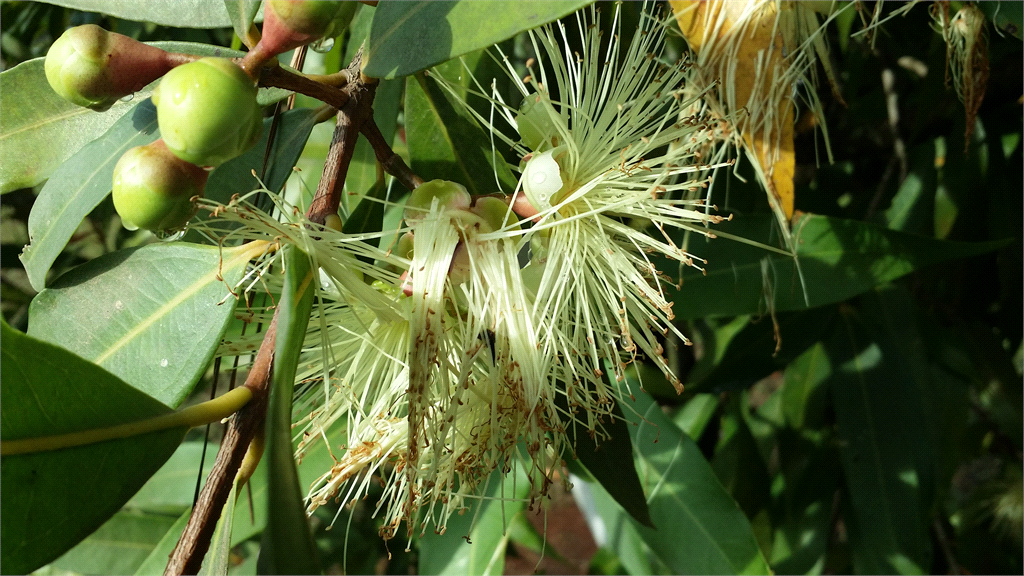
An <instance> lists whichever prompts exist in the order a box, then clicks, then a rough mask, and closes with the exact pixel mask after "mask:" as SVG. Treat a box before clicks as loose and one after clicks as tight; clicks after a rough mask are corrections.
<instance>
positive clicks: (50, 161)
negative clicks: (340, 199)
mask: <svg viewBox="0 0 1024 576" xmlns="http://www.w3.org/2000/svg"><path fill="white" fill-rule="evenodd" d="M150 44H151V45H152V46H156V47H157V48H161V49H163V50H167V51H169V52H181V53H183V54H196V55H199V56H217V57H221V58H237V57H239V56H242V55H243V52H239V51H237V50H229V49H227V48H223V47H220V46H213V45H209V44H197V43H195V42H151V43H150ZM43 60H44V59H43V58H35V59H33V60H29V61H28V62H23V63H21V64H19V65H17V66H15V67H14V68H11V69H10V70H6V71H4V72H3V73H2V74H0V83H2V84H3V86H4V98H3V101H2V102H0V193H6V192H10V191H12V190H17V189H18V188H27V187H30V186H35V185H36V184H39V183H40V182H42V181H43V180H46V179H47V178H49V177H50V175H51V174H52V173H53V171H54V170H56V169H57V168H58V167H59V166H60V165H61V164H62V163H64V161H66V160H67V159H68V158H70V157H71V156H73V155H74V154H75V153H76V152H78V151H79V150H81V148H82V147H83V146H85V145H86V144H88V143H89V142H91V141H93V140H94V139H96V138H98V137H100V136H102V135H103V133H104V132H106V131H107V130H108V129H109V128H110V127H111V126H113V124H114V123H115V122H117V120H118V119H120V118H121V117H122V116H124V115H125V114H126V113H128V112H131V111H132V110H133V109H134V108H135V107H136V106H137V105H138V104H139V103H140V102H143V101H144V100H146V99H147V98H149V96H150V94H152V93H153V90H154V88H155V87H156V85H157V82H154V83H152V84H150V85H148V86H146V87H145V88H143V89H142V90H140V91H138V92H136V93H135V95H134V96H133V97H132V98H131V99H130V100H124V101H120V102H116V103H115V104H114V105H113V106H112V107H111V108H110V110H107V111H106V112H95V111H93V110H90V109H88V108H83V107H81V106H78V105H75V104H72V103H71V102H68V101H67V100H65V99H64V98H62V97H61V96H59V95H58V94H57V93H56V92H54V91H53V89H52V88H50V85H49V83H48V82H47V81H46V74H45V72H44V71H43ZM288 94H290V92H289V91H287V90H281V89H280V88H261V89H260V91H259V94H258V100H259V103H260V104H261V105H267V104H270V103H272V102H276V101H278V100H280V99H282V98H284V97H286V96H287V95H288Z"/></svg>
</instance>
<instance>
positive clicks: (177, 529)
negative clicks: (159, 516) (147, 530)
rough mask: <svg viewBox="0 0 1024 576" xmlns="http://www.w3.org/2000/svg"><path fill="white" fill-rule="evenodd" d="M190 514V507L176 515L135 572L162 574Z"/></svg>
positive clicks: (144, 574)
mask: <svg viewBox="0 0 1024 576" xmlns="http://www.w3.org/2000/svg"><path fill="white" fill-rule="evenodd" d="M191 516H192V509H191V508H189V509H187V510H186V511H185V512H183V513H182V514H181V516H178V519H177V520H176V521H175V522H174V524H172V525H171V527H170V528H168V529H167V531H166V532H164V535H163V536H162V537H161V538H160V541H159V542H157V543H156V544H155V545H154V546H153V549H152V550H150V551H149V555H147V556H146V559H145V560H143V561H142V563H141V564H139V567H138V568H136V569H135V574H137V575H138V576H149V575H151V574H162V573H163V570H164V568H166V567H167V559H168V558H170V556H171V552H173V551H174V547H175V546H177V545H178V540H179V539H180V538H181V533H182V532H184V531H185V526H186V525H187V524H188V519H189V517H191Z"/></svg>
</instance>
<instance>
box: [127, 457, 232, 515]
mask: <svg viewBox="0 0 1024 576" xmlns="http://www.w3.org/2000/svg"><path fill="white" fill-rule="evenodd" d="M205 444H206V442H202V441H192V442H182V443H181V445H180V446H178V449H177V450H175V451H174V455H172V456H171V457H170V458H169V459H168V460H167V463H165V464H164V465H163V466H162V467H161V468H160V469H159V470H157V472H156V474H153V476H152V477H150V479H149V480H147V481H146V484H145V485H143V486H142V488H140V489H139V491H138V492H137V493H136V494H135V496H132V499H131V500H129V501H128V503H127V504H125V508H133V509H137V510H144V511H146V512H157V513H160V514H168V515H174V514H181V513H182V512H183V511H185V510H188V509H189V508H191V507H192V500H193V498H195V491H196V480H197V479H199V478H204V479H205V478H206V477H207V475H208V474H209V472H210V470H211V469H213V462H214V459H215V458H216V457H217V447H216V445H207V446H206V461H205V462H203V469H202V472H200V470H199V462H200V460H201V459H202V455H203V446H204V445H205Z"/></svg>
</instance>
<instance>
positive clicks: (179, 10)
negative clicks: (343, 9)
mask: <svg viewBox="0 0 1024 576" xmlns="http://www.w3.org/2000/svg"><path fill="white" fill-rule="evenodd" d="M47 3H49V4H56V5H58V6H66V7H68V8H74V9H76V10H84V11H86V12H99V13H101V14H110V15H111V16H116V17H117V18H124V19H125V20H136V21H139V22H153V23H155V24H160V25H162V26H176V27H179V28H227V27H230V26H231V19H230V18H228V13H227V10H225V9H224V4H222V3H221V2H210V1H209V0H149V1H147V2H140V3H135V2H132V3H121V2H109V1H107V0H47ZM257 20H259V18H257Z"/></svg>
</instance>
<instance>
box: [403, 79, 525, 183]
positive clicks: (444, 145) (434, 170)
mask: <svg viewBox="0 0 1024 576" xmlns="http://www.w3.org/2000/svg"><path fill="white" fill-rule="evenodd" d="M405 131H406V137H407V140H408V142H409V158H410V161H411V163H412V165H411V166H410V167H411V168H412V170H413V172H416V173H417V174H419V175H420V176H421V177H422V178H423V179H424V180H433V179H435V178H441V179H444V180H451V181H453V182H458V183H459V184H462V185H463V186H465V187H466V188H467V189H468V190H469V192H470V194H492V193H495V192H502V191H503V192H506V193H511V192H512V190H513V189H515V185H516V179H515V177H514V176H512V172H511V170H509V168H508V164H506V163H505V161H504V160H503V159H502V158H501V157H500V156H499V155H497V154H492V153H491V143H490V139H489V138H488V136H487V134H486V133H485V132H484V131H483V129H482V128H481V127H480V125H479V124H478V123H477V121H476V119H475V118H473V117H472V115H471V114H470V113H469V112H467V111H466V110H465V109H464V108H463V107H462V106H461V105H458V104H456V103H453V102H452V101H451V100H450V99H449V96H448V94H447V93H445V92H444V91H442V90H441V89H440V88H439V87H438V86H437V85H436V84H435V83H434V81H433V80H430V79H428V78H426V77H425V76H423V75H417V76H412V77H410V78H409V79H408V80H407V81H406V85H405ZM495 174H497V176H495ZM499 183H500V188H499Z"/></svg>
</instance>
